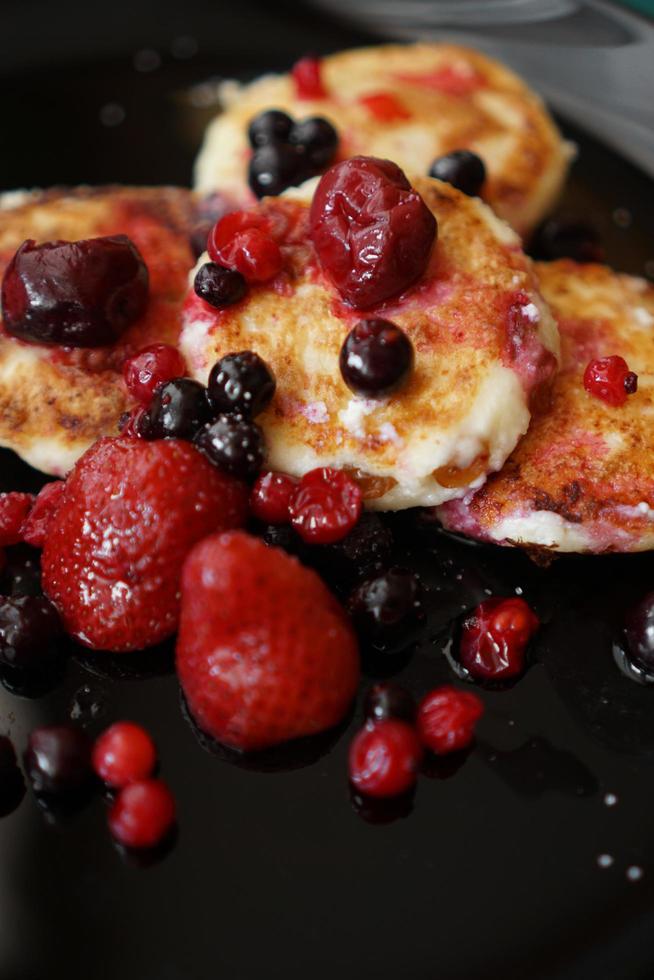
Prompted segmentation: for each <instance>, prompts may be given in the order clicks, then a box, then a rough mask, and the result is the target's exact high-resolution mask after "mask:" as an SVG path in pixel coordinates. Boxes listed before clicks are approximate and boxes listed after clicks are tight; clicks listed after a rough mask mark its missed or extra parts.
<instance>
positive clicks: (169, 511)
mask: <svg viewBox="0 0 654 980" xmlns="http://www.w3.org/2000/svg"><path fill="white" fill-rule="evenodd" d="M246 516H247V488H246V487H245V485H244V484H241V483H239V482H238V481H236V480H234V479H233V478H232V477H229V476H226V475H225V474H223V473H221V472H220V471H219V470H217V469H215V467H213V466H212V465H211V464H210V463H209V462H208V461H207V460H206V459H205V458H204V457H203V456H202V455H201V454H200V453H199V452H198V451H197V450H196V449H194V448H193V446H192V445H190V443H187V442H182V441H181V440H178V439H165V440H160V441H155V442H146V441H145V440H140V439H130V438H123V437H118V438H105V439H100V440H99V441H98V442H96V443H95V445H93V446H92V447H91V448H90V449H89V450H88V452H86V453H85V454H84V456H83V457H82V458H81V459H80V460H79V462H78V463H77V465H76V466H75V468H74V470H73V471H72V473H71V474H70V475H69V477H68V479H67V481H66V486H65V488H64V491H63V493H62V495H61V498H60V500H59V503H58V506H57V510H56V512H55V515H54V517H53V519H52V521H51V522H50V525H49V528H48V535H47V539H46V541H45V547H44V549H43V555H42V569H43V587H44V590H45V592H46V594H47V595H48V597H49V598H50V599H51V600H52V602H53V603H54V604H55V606H56V607H57V609H58V610H59V613H60V615H61V618H62V620H63V623H64V627H65V629H66V630H67V631H68V632H69V633H71V634H72V635H73V636H74V637H76V638H77V639H78V640H79V641H80V642H81V643H83V644H84V645H85V646H88V647H91V648H92V649H94V650H113V651H115V652H123V651H126V650H139V649H142V648H143V647H146V646H151V645H152V644H155V643H158V642H160V641H161V640H163V639H165V637H167V636H170V634H172V633H174V632H175V629H176V627H177V620H178V616H179V578H180V573H181V569H182V564H183V562H184V559H185V557H186V555H187V553H188V551H189V550H190V549H191V547H192V546H193V545H194V544H195V543H196V542H197V541H199V540H200V539H201V538H203V537H205V536H206V535H207V534H210V533H211V532H212V531H216V530H226V529H229V528H233V527H239V526H240V525H242V524H243V523H244V521H245V519H246Z"/></svg>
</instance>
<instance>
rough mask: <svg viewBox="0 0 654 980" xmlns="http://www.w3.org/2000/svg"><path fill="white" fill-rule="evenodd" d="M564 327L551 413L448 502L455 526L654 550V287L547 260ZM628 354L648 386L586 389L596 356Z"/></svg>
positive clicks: (557, 547) (497, 536) (480, 534)
mask: <svg viewBox="0 0 654 980" xmlns="http://www.w3.org/2000/svg"><path fill="white" fill-rule="evenodd" d="M537 271H538V276H539V279H540V284H541V289H542V292H543V295H544V297H545V298H546V299H547V301H548V302H549V304H550V306H551V308H552V311H553V312H554V314H555V316H556V318H557V320H558V323H559V330H560V334H561V356H562V364H561V371H560V373H559V375H558V377H557V378H556V380H555V382H554V386H553V390H552V405H551V408H550V409H549V411H547V412H546V413H544V414H541V415H538V416H536V417H534V418H532V422H531V426H530V428H529V432H528V433H527V435H526V436H525V438H524V439H523V440H522V441H521V442H520V444H519V445H518V447H517V449H516V450H515V451H514V452H513V453H512V454H511V456H510V458H509V459H508V461H507V463H506V464H505V466H504V468H503V469H502V470H501V471H500V472H499V473H496V474H494V475H493V476H491V477H489V479H488V481H487V483H486V484H485V485H484V486H483V487H482V488H481V490H479V491H477V492H476V493H474V494H473V495H471V496H469V497H468V498H466V499H465V500H461V501H454V502H452V503H449V504H447V505H445V506H444V507H441V508H439V510H438V516H439V518H440V520H441V522H442V523H443V525H444V526H445V527H447V528H449V529H450V530H454V531H460V532H462V533H464V534H468V535H470V536H471V537H475V538H480V539H482V540H486V541H493V542H496V543H497V544H503V545H521V546H537V547H540V548H546V549H551V550H553V551H576V552H604V551H645V550H648V549H651V548H653V547H654V286H652V285H651V284H649V283H647V282H645V280H643V279H637V278H634V277H632V276H626V275H621V274H619V273H617V272H613V271H612V270H611V269H608V268H606V267H605V266H600V265H577V264H575V263H574V262H571V261H568V260H563V261H560V262H553V263H551V264H547V263H540V264H539V265H538V266H537ZM614 354H617V355H620V356H622V357H623V358H624V359H625V360H626V362H627V364H628V365H629V368H630V369H631V370H633V371H635V372H636V373H637V374H638V390H637V392H636V393H635V394H633V395H630V396H629V397H628V398H627V400H626V402H625V404H624V405H622V406H620V407H613V406H611V405H609V404H607V403H606V402H604V401H601V400H600V399H598V398H597V397H595V396H593V395H592V394H589V393H588V392H587V391H586V390H585V389H584V384H583V374H584V370H585V368H586V366H587V364H588V362H589V361H590V360H592V359H595V358H600V357H608V356H611V355H614Z"/></svg>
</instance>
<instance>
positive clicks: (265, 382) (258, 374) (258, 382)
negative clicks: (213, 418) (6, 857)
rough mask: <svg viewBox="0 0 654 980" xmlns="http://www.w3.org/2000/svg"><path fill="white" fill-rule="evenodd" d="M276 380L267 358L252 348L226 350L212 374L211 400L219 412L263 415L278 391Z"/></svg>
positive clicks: (209, 382)
mask: <svg viewBox="0 0 654 980" xmlns="http://www.w3.org/2000/svg"><path fill="white" fill-rule="evenodd" d="M275 387H276V382H275V378H274V375H273V373H272V371H271V370H270V368H269V367H268V365H267V364H266V362H265V361H264V360H263V359H262V358H261V357H259V355H258V354H255V353H253V352H252V351H249V350H246V351H241V352H240V353H239V354H226V355H225V357H221V359H220V360H219V361H218V362H217V363H216V364H214V366H213V368H212V369H211V373H210V375H209V381H208V384H207V390H208V392H209V400H210V402H211V404H212V405H213V407H214V408H215V409H216V411H217V412H226V413H230V412H238V413H239V414H240V415H247V416H248V417H250V418H253V417H254V416H256V415H260V414H261V412H263V411H264V410H265V409H266V408H267V407H268V405H269V404H270V402H271V400H272V397H273V395H274V394H275Z"/></svg>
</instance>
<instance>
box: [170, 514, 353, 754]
mask: <svg viewBox="0 0 654 980" xmlns="http://www.w3.org/2000/svg"><path fill="white" fill-rule="evenodd" d="M177 672H178V674H179V679H180V682H181V685H182V688H183V690H184V694H185V695H186V700H187V703H188V706H189V708H190V710H191V713H192V714H193V716H194V718H195V720H196V721H197V723H198V725H199V726H200V728H202V729H203V730H204V731H205V732H207V733H208V734H209V735H212V736H213V737H214V738H216V739H218V741H220V742H224V743H225V744H227V745H230V746H232V747H233V748H237V749H244V750H252V749H262V748H265V747H267V746H271V745H276V744H277V743H279V742H285V741H287V740H288V739H292V738H298V737H299V736H302V735H312V734H314V733H316V732H320V731H324V730H325V729H327V728H331V727H332V726H333V725H335V724H337V722H339V721H340V720H341V719H342V718H343V716H344V714H345V712H346V711H347V709H348V706H349V704H350V702H351V701H352V698H353V697H354V693H355V691H356V687H357V682H358V678H359V658H358V654H357V645H356V640H355V638H354V633H353V631H352V628H351V626H350V624H349V622H348V620H347V618H346V616H345V613H344V612H343V610H342V608H341V606H340V605H339V603H338V602H337V601H336V599H335V598H334V597H333V596H332V595H331V593H330V592H329V591H328V589H327V587H326V586H325V585H324V583H323V582H322V581H321V579H320V578H319V577H318V576H317V575H316V574H315V572H313V571H311V570H310V569H308V568H304V566H303V565H301V564H300V563H299V562H298V561H297V559H295V558H292V557H291V556H290V555H288V554H286V553H285V552H283V551H280V550H278V549H277V548H269V547H267V546H266V545H265V544H264V543H263V542H262V541H259V540H258V539H257V538H253V537H250V535H248V534H244V533H242V532H235V533H232V534H216V535H212V537H210V538H207V539H206V540H205V541H202V542H201V543H200V544H199V545H196V547H195V548H194V549H193V551H192V552H191V554H190V555H189V557H188V558H187V560H186V564H185V565H184V571H183V574H182V613H181V618H180V627H179V637H178V639H177Z"/></svg>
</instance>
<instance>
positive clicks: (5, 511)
mask: <svg viewBox="0 0 654 980" xmlns="http://www.w3.org/2000/svg"><path fill="white" fill-rule="evenodd" d="M33 504H34V497H33V496H32V494H31V493H0V547H2V548H6V547H7V546H8V545H11V544H18V543H19V542H20V541H22V539H23V535H22V529H23V524H24V522H25V520H26V519H27V515H28V514H29V512H30V510H31V509H32V506H33Z"/></svg>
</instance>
